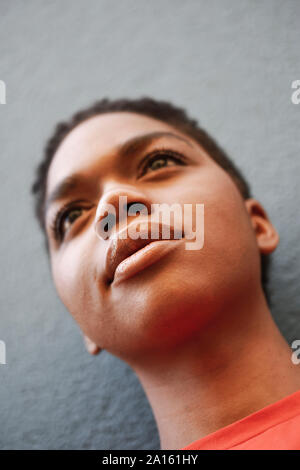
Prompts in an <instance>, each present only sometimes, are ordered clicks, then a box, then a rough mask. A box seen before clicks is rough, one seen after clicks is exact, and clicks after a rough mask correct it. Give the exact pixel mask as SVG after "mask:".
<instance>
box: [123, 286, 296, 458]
mask: <svg viewBox="0 0 300 470" xmlns="http://www.w3.org/2000/svg"><path fill="white" fill-rule="evenodd" d="M253 297H255V299H256V300H255V301H252V302H250V301H249V299H247V302H248V303H247V304H245V305H242V306H241V305H239V306H236V308H234V309H231V311H230V312H228V311H227V312H221V314H219V315H218V321H215V322H213V323H212V324H210V325H208V326H207V327H205V328H204V329H202V331H201V332H198V333H197V334H196V335H195V337H194V338H193V340H192V341H189V342H187V344H185V345H184V347H183V346H181V347H180V348H177V349H176V350H172V351H167V352H166V351H164V353H162V354H160V355H159V360H158V359H157V358H155V357H154V358H153V359H149V358H147V359H146V360H142V358H140V361H139V362H138V363H135V364H132V367H133V369H134V370H135V372H136V374H137V376H138V377H139V380H140V382H141V384H142V386H143V388H144V391H145V393H146V395H147V397H148V399H149V402H150V405H151V407H152V410H153V413H154V416H155V419H156V423H157V426H158V431H159V436H160V443H161V448H162V449H181V448H183V447H185V446H187V445H188V444H190V443H191V442H193V441H195V440H197V439H200V438H202V437H204V436H206V435H208V434H210V433H212V432H214V431H216V430H218V429H220V428H222V427H224V426H227V425H229V424H231V423H233V422H235V421H237V420H239V419H242V418H244V417H245V416H248V415H249V414H251V413H254V412H255V411H257V410H259V409H261V408H263V407H264V406H267V405H269V404H271V403H274V402H276V401H277V400H280V399H281V398H284V397H285V396H287V395H289V394H291V393H293V392H295V391H297V390H299V388H300V374H299V371H298V369H297V368H296V366H295V365H294V364H293V363H292V361H291V354H292V351H291V349H290V348H289V346H288V344H287V343H286V341H285V340H284V338H283V337H282V335H281V334H280V332H279V330H278V328H277V326H276V325H275V323H274V321H273V319H272V317H271V314H270V310H269V308H268V306H267V304H266V302H265V298H264V296H263V294H262V292H260V293H259V295H257V296H253ZM253 297H252V298H253Z"/></svg>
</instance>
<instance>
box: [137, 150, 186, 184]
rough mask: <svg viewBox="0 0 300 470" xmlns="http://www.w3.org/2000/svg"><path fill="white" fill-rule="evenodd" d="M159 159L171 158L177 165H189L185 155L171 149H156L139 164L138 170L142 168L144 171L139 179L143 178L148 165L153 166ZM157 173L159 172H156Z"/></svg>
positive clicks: (140, 173)
mask: <svg viewBox="0 0 300 470" xmlns="http://www.w3.org/2000/svg"><path fill="white" fill-rule="evenodd" d="M157 157H160V158H162V157H169V158H173V160H175V161H176V162H177V163H179V164H180V165H184V164H186V163H187V161H186V158H185V157H184V155H182V154H180V153H178V152H175V151H174V150H171V149H164V148H161V149H155V150H153V152H150V153H148V154H147V155H146V156H145V158H143V160H142V161H141V162H140V163H139V165H138V169H139V168H140V167H141V166H142V165H143V163H144V165H143V166H142V171H141V172H139V175H138V177H139V178H140V177H142V176H143V175H144V174H145V172H144V170H145V168H146V166H147V165H149V164H151V163H152V162H153V161H154V160H155V159H156V158H157ZM155 171H157V170H155Z"/></svg>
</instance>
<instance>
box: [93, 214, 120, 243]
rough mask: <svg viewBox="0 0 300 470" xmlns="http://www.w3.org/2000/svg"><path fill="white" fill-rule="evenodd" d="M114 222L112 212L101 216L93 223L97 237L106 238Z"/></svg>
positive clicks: (114, 218) (114, 217)
mask: <svg viewBox="0 0 300 470" xmlns="http://www.w3.org/2000/svg"><path fill="white" fill-rule="evenodd" d="M115 224H116V216H115V215H114V214H108V215H106V216H105V217H102V218H100V219H99V220H98V222H97V223H96V224H95V231H96V234H97V235H98V237H99V238H103V239H104V240H106V239H107V238H108V236H109V235H110V233H111V231H112V228H113V227H114V226H115Z"/></svg>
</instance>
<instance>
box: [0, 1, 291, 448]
mask: <svg viewBox="0 0 300 470" xmlns="http://www.w3.org/2000/svg"><path fill="white" fill-rule="evenodd" d="M299 18H300V2H299V1H297V0H296V1H292V0H285V1H278V0H272V1H266V0H265V1H263V2H262V1H250V0H248V1H246V0H227V1H224V0H222V1H221V0H220V1H211V0H210V1H204V0H201V1H199V0H197V1H196V0H195V1H193V0H188V1H185V2H184V1H182V0H152V1H146V0H142V1H141V0H131V1H129V0H122V1H117V0H115V1H108V0H100V1H99V0H98V1H96V0H89V1H84V0H64V1H62V0H52V1H51V2H48V1H46V0H44V1H41V0H28V1H26V2H25V1H20V0H14V1H9V0H1V1H0V48H1V49H0V79H1V80H4V81H5V82H6V86H7V104H6V105H0V142H1V186H0V189H1V199H0V200H1V218H0V230H1V286H0V296H1V315H0V340H4V341H5V342H6V348H7V364H6V365H0V423H1V424H0V427H1V429H0V447H1V448H5V449H8V448H13V449H67V448H69V449H137V448H139V449H157V448H158V446H159V439H158V434H157V430H156V426H155V423H154V420H153V415H152V412H151V409H150V407H149V405H148V403H147V400H146V398H145V396H144V393H143V390H142V389H141V386H140V385H139V382H138V380H137V377H136V376H135V374H134V373H133V372H132V371H131V370H130V369H129V368H128V367H127V366H126V365H125V364H123V363H122V362H121V361H119V360H118V359H116V358H114V357H112V356H111V355H109V354H108V353H106V352H103V353H102V354H101V355H100V356H98V357H97V358H93V357H90V356H89V355H88V354H87V353H86V352H85V349H84V346H83V344H82V341H81V335H80V332H79V330H78V328H77V325H76V324H75V323H74V321H73V319H72V318H71V316H70V315H69V314H68V312H67V311H66V309H65V308H64V307H63V306H62V305H61V303H60V301H59V300H58V298H57V297H56V293H55V291H54V287H53V285H52V281H51V278H50V273H49V268H48V264H47V259H46V256H45V254H44V251H43V240H42V237H41V235H40V233H39V231H38V227H37V225H36V223H35V221H34V219H33V215H32V200H31V197H30V195H29V190H30V184H31V182H32V177H33V171H34V168H35V166H36V164H37V163H38V162H39V160H40V158H41V153H42V149H43V145H44V142H45V139H46V138H47V137H48V136H49V134H50V132H51V131H52V128H53V126H54V124H55V123H56V122H57V121H58V120H60V119H61V118H65V117H68V116H69V115H70V114H71V113H73V112H74V111H75V110H77V109H78V108H80V107H81V106H85V105H86V104H89V103H90V102H92V101H93V100H95V99H99V98H102V97H104V96H108V97H112V98H117V97H140V96H141V95H148V96H153V97H155V98H159V99H167V100H171V101H174V102H175V103H176V104H178V105H181V106H184V107H186V108H187V109H188V110H189V112H190V113H191V114H192V115H194V116H195V117H196V118H198V119H199V120H200V122H201V123H202V125H203V126H204V127H206V128H207V129H208V130H210V131H211V132H212V133H213V134H214V135H215V136H216V137H217V138H218V140H219V141H220V143H221V144H222V145H223V146H224V147H225V149H226V150H227V151H228V152H229V154H230V155H232V157H233V159H234V160H235V161H236V162H237V164H238V165H239V166H240V168H241V169H242V170H244V172H245V174H246V175H247V176H248V178H249V180H250V182H251V183H252V189H253V192H254V194H255V196H256V197H257V198H258V199H260V201H261V202H262V203H263V204H264V206H265V208H266V210H267V212H268V214H269V216H270V217H271V219H272V221H273V222H274V224H275V226H276V227H277V229H278V231H279V233H280V236H281V242H280V246H279V248H278V250H277V252H276V253H275V255H274V257H273V258H274V261H273V269H272V275H271V290H272V292H273V301H274V307H273V309H272V311H273V314H274V317H275V319H276V322H277V323H278V325H279V326H280V328H281V330H282V332H283V334H284V335H285V337H286V338H287V340H288V341H289V343H291V341H292V340H293V339H296V338H300V323H299V309H300V294H299V288H298V286H299V261H300V244H299V235H300V227H299V176H300V158H299V124H300V105H293V104H292V103H291V99H290V97H291V82H292V81H293V80H296V79H300V70H299V65H300V61H299V58H300V57H299V55H300V28H299Z"/></svg>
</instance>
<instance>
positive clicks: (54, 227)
mask: <svg viewBox="0 0 300 470" xmlns="http://www.w3.org/2000/svg"><path fill="white" fill-rule="evenodd" d="M162 157H168V158H173V160H175V161H176V162H177V163H179V164H180V165H185V164H186V159H185V157H184V156H183V155H181V154H180V153H178V152H175V151H174V150H171V149H164V148H161V149H156V150H154V151H153V152H150V153H148V154H147V155H146V156H145V158H143V160H142V161H141V162H140V163H139V165H138V169H139V168H140V167H141V166H142V170H141V171H140V172H139V174H138V177H139V178H140V177H142V176H143V175H144V174H145V169H146V168H147V165H150V164H151V163H152V162H153V161H155V159H156V158H162ZM162 168H164V167H162ZM155 171H157V170H153V172H155ZM80 202H82V201H72V202H71V203H68V204H65V205H64V206H63V207H62V208H61V209H60V210H59V211H58V212H57V213H56V215H55V217H54V220H53V222H52V223H51V224H50V230H51V232H52V234H53V236H54V238H55V240H56V241H57V242H61V241H63V239H64V236H65V233H63V232H62V229H61V227H62V222H63V221H64V219H65V218H66V217H67V215H68V214H69V213H70V212H71V211H72V210H76V209H78V210H80V209H84V208H83V207H82V206H79V205H78V204H79V203H80Z"/></svg>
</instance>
